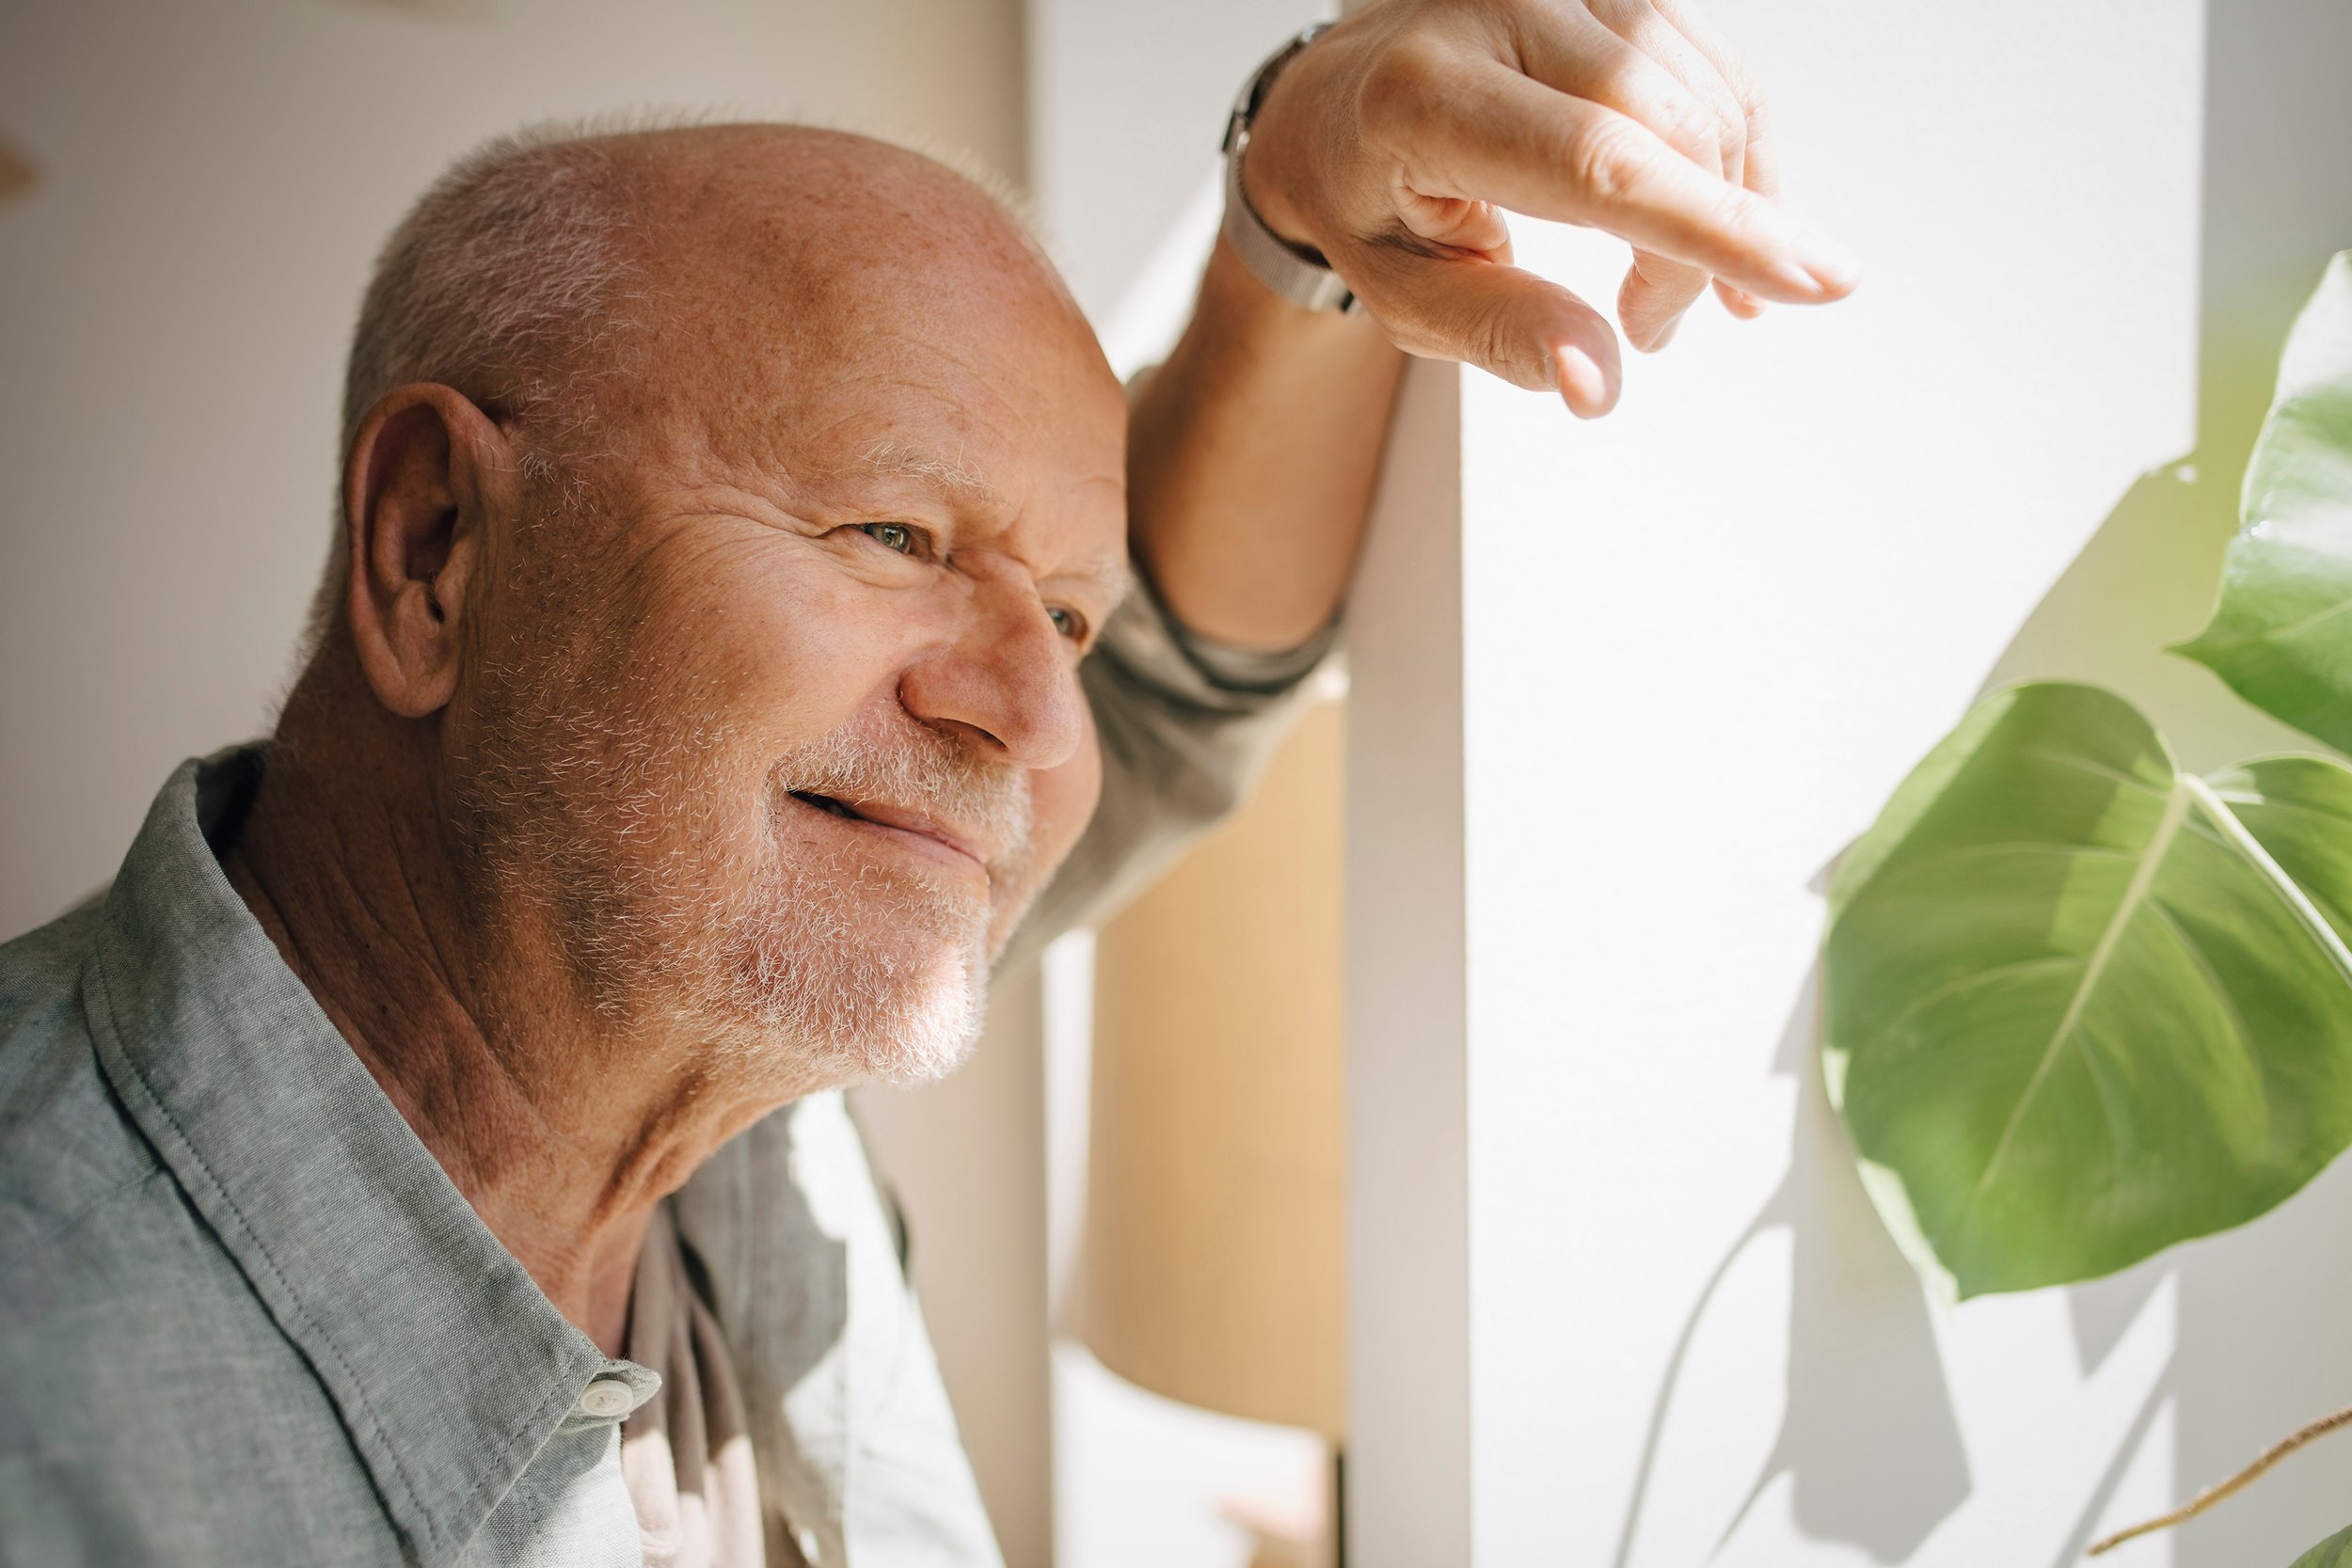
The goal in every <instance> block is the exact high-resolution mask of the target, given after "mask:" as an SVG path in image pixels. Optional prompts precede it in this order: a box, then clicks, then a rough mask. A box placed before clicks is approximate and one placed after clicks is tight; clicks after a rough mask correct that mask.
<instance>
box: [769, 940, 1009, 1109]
mask: <svg viewBox="0 0 2352 1568" xmlns="http://www.w3.org/2000/svg"><path fill="white" fill-rule="evenodd" d="M925 946H926V947H928V949H929V950H928V951H911V950H909V949H908V948H906V947H899V948H898V950H896V951H890V950H887V949H885V950H881V951H877V950H874V949H872V948H868V949H866V950H865V951H862V952H856V953H854V954H853V953H852V952H850V951H849V950H847V949H846V948H845V947H844V946H842V945H836V944H824V945H822V946H821V947H819V948H818V950H817V951H815V952H812V951H811V950H810V947H809V945H807V944H805V943H802V942H794V943H790V944H788V945H787V950H785V951H781V952H780V951H777V946H776V944H774V943H772V942H769V943H763V944H761V947H762V948H764V949H765V950H764V951H762V950H759V949H755V950H753V951H750V952H747V953H746V954H745V955H744V959H743V961H742V962H741V963H740V964H739V965H738V966H737V969H736V973H735V975H734V980H735V986H734V988H733V989H734V990H735V991H736V994H737V1002H738V1006H739V1010H740V1012H742V1013H744V1014H748V1015H749V1020H748V1021H749V1022H751V1023H752V1024H753V1030H754V1032H755V1034H756V1035H757V1036H758V1037H760V1040H761V1047H762V1053H763V1054H770V1055H771V1057H772V1059H773V1060H774V1061H775V1062H776V1064H777V1065H778V1066H779V1067H782V1068H785V1069H787V1071H789V1072H790V1073H791V1074H792V1075H793V1076H794V1077H795V1078H796V1079H799V1080H802V1081H803V1082H807V1083H808V1084H809V1086H810V1087H811V1088H846V1087H850V1086H853V1085H858V1084H877V1083H878V1084H893V1085H915V1084H928V1083H930V1082H933V1081H935V1080H937V1079H940V1078H944V1077H946V1075H947V1074H949V1073H951V1072H953V1071H954V1070H955V1069H957V1068H959V1067H961V1066H962V1065H963V1063H964V1062H965V1060H966V1059H968V1058H969V1057H970V1056H971V1054H972V1050H973V1047H974V1046H976V1045H977V1043H978V1042H979V1037H980V1030H981V1027H982V1024H983V1022H985V1020H986V1017H987V1011H988V965H987V961H986V959H985V958H984V957H983V956H982V952H981V946H980V942H978V941H977V940H971V941H964V942H941V943H939V944H938V945H936V946H932V945H930V944H925Z"/></svg>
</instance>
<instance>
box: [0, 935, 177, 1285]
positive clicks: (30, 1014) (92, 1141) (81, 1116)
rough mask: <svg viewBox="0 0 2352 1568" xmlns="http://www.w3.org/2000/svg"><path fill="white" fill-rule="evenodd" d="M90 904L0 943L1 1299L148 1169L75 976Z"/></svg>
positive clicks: (148, 1156) (154, 1168)
mask: <svg viewBox="0 0 2352 1568" xmlns="http://www.w3.org/2000/svg"><path fill="white" fill-rule="evenodd" d="M100 919H101V915H100V911H99V910H98V908H97V907H96V903H95V901H93V902H92V903H90V904H86V905H84V906H83V907H82V908H80V909H78V910H75V911H73V912H72V913H71V914H67V915H65V916H63V917H61V918H60V919H57V920H55V921H52V922H51V923H50V924H48V925H47V926H44V927H40V929H39V930H35V931H30V932H27V933H26V934H25V935H24V936H21V937H19V938H17V939H16V940H15V941H14V942H8V944H6V945H5V946H0V1292H6V1291H10V1290H11V1289H12V1287H13V1284H14V1283H15V1282H17V1281H19V1280H20V1279H21V1278H22V1275H23V1274H24V1265H26V1264H29V1263H30V1262H31V1261H32V1259H30V1258H29V1257H26V1256H24V1255H25V1254H26V1253H27V1252H28V1250H30V1249H35V1248H39V1247H40V1246H42V1245H43V1244H45V1243H48V1242H52V1241H54V1240H56V1239H57V1236H58V1234H59V1233H60V1232H61V1231H66V1230H70V1229H71V1228H72V1226H73V1225H74V1223H75V1222H76V1220H77V1218H78V1217H79V1216H81V1215H83V1214H85V1213H87V1212H89V1211H91V1210H93V1209H95V1208H98V1207H100V1206H103V1205H105V1204H107V1203H108V1202H110V1201H111V1200H113V1199H114V1198H116V1197H117V1196H119V1195H123V1194H127V1193H133V1192H135V1191H136V1190H138V1189H139V1188H141V1187H142V1186H144V1185H146V1184H147V1183H149V1181H150V1180H151V1179H152V1178H154V1177H155V1176H156V1175H157V1174H158V1171H159V1166H158V1164H157V1162H156V1160H155V1157H154V1154H153V1151H152V1150H151V1149H150V1148H149V1147H148V1145H147V1141H146V1139H145V1138H143V1137H142V1136H141V1135H140V1134H139V1132H138V1130H137V1128H136V1127H135V1126H134V1125H133V1124H132V1123H131V1121H130V1119H129V1117H126V1116H125V1115H124V1114H123V1112H122V1107H121V1104H120V1102H119V1101H117V1100H116V1099H115V1096H114V1093H113V1090H112V1089H111V1088H110V1087H109V1085H108V1084H107V1082H106V1075H105V1072H104V1069H103V1068H102V1067H101V1066H100V1064H99V1060H98V1053H97V1047H96V1042H95V1041H94V1040H93V1039H92V1037H91V1034H90V1024H89V1017H88V1014H87V1010H86V1009H85V1007H84V1005H83V993H82V972H83V969H84V967H85V966H86V965H87V962H88V961H89V955H90V950H91V947H92V944H93V943H94V942H95V940H96V935H97V929H98V926H99V922H100Z"/></svg>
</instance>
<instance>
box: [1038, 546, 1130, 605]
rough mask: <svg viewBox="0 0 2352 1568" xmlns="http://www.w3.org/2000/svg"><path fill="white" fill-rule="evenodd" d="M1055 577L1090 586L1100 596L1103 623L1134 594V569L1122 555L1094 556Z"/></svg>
mask: <svg viewBox="0 0 2352 1568" xmlns="http://www.w3.org/2000/svg"><path fill="white" fill-rule="evenodd" d="M1057 576H1060V577H1065V578H1076V579H1077V580H1078V581H1080V582H1084V583H1088V584H1090V585H1091V586H1092V587H1093V589H1094V591H1095V592H1096V593H1097V594H1101V595H1102V599H1103V619H1104V620H1105V621H1107V620H1109V619H1110V615H1111V611H1112V610H1117V609H1118V608H1119V607H1120V604H1121V603H1122V602H1124V601H1125V599H1126V597H1127V595H1128V594H1132V593H1134V592H1135V587H1136V569H1135V567H1134V566H1133V565H1132V564H1130V563H1129V562H1128V560H1127V558H1126V557H1125V556H1124V555H1101V556H1096V557H1095V558H1094V559H1093V560H1092V561H1089V562H1087V563H1086V564H1085V565H1083V566H1075V567H1073V568H1072V569H1071V570H1069V571H1067V572H1062V573H1058V574H1057Z"/></svg>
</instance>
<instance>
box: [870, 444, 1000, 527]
mask: <svg viewBox="0 0 2352 1568" xmlns="http://www.w3.org/2000/svg"><path fill="white" fill-rule="evenodd" d="M853 467H856V468H857V469H858V471H860V472H862V473H866V474H871V475H875V476H877V477H880V478H885V479H919V480H924V481H927V482H928V483H932V484H935V485H937V486H938V487H939V488H940V489H942V490H944V491H946V492H947V493H948V494H949V495H952V496H954V497H956V498H958V499H961V500H963V501H966V502H968V503H970V504H972V505H974V506H976V507H980V508H985V509H988V510H991V511H1001V510H1003V502H1002V501H1000V500H999V499H997V495H996V492H995V491H993V490H992V489H990V488H989V487H988V482H987V481H986V480H984V479H982V478H981V477H980V472H979V470H978V469H977V468H975V467H972V466H971V465H970V464H968V463H966V462H964V461H963V460H962V459H961V458H946V457H941V456H940V455H939V454H937V453H936V452H929V451H923V450H922V449H921V448H919V447H911V446H908V445H907V444H905V443H904V442H902V441H876V442H874V443H873V444H872V445H871V446H868V447H867V448H866V450H865V451H862V452H860V453H859V454H858V456H857V460H856V462H855V464H854V465H853Z"/></svg>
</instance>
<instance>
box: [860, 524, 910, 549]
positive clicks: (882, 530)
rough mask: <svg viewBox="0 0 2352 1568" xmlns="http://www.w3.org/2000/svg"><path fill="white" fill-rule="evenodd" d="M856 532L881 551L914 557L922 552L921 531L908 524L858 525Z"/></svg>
mask: <svg viewBox="0 0 2352 1568" xmlns="http://www.w3.org/2000/svg"><path fill="white" fill-rule="evenodd" d="M858 531H859V532H860V533H863V534H865V535H866V537H867V538H868V539H871V540H873V541H874V543H876V544H878V545H880V546H882V548H883V549H886V550H896V551H898V553H899V554H900V555H916V554H919V553H920V552H921V550H922V546H923V531H922V530H920V529H918V528H915V527H914V526H913V525H912V524H908V523H860V524H858Z"/></svg>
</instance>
